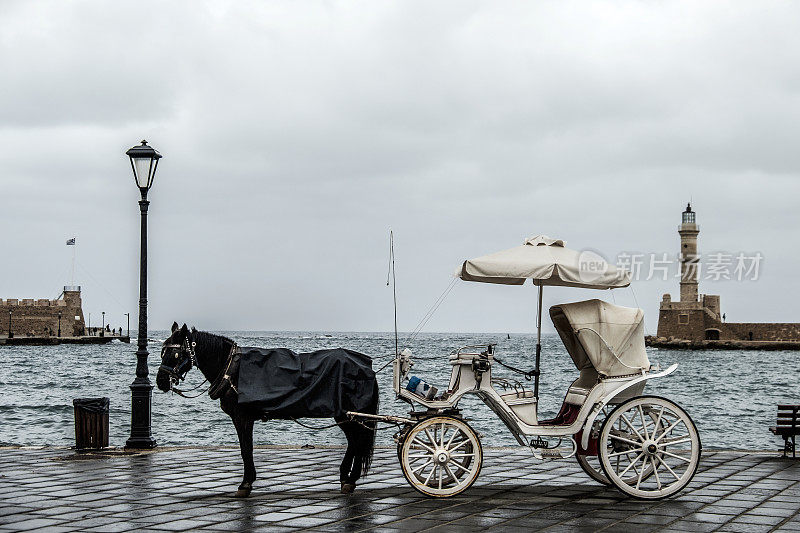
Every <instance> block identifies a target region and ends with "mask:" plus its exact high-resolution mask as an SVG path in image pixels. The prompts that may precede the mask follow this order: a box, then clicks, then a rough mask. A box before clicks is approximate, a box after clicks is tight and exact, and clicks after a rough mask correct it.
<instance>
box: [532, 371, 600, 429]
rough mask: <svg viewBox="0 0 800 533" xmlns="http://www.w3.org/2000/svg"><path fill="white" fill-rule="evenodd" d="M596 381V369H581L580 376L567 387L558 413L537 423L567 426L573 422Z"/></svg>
mask: <svg viewBox="0 0 800 533" xmlns="http://www.w3.org/2000/svg"><path fill="white" fill-rule="evenodd" d="M596 383H597V371H596V370H595V369H594V368H593V367H589V368H584V369H583V370H581V375H580V377H579V378H578V379H576V380H575V381H573V382H572V385H570V387H569V389H567V395H566V396H565V397H564V402H563V403H562V404H561V409H559V410H558V414H557V415H556V416H555V417H554V418H551V419H549V420H541V421H540V422H539V425H542V426H568V425H570V424H572V423H573V422H575V420H576V419H577V418H578V413H579V412H580V410H581V407H582V406H583V404H584V403H586V398H587V396H589V391H591V390H592V387H594V386H595V384H596Z"/></svg>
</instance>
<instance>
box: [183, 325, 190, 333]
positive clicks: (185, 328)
mask: <svg viewBox="0 0 800 533" xmlns="http://www.w3.org/2000/svg"><path fill="white" fill-rule="evenodd" d="M181 333H184V334H186V333H189V328H188V327H186V324H184V325H183V327H182V328H181Z"/></svg>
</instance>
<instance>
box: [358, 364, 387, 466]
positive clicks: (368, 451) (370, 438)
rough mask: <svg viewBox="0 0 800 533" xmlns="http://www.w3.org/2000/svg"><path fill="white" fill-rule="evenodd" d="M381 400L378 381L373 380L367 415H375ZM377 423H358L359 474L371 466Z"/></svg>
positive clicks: (369, 421) (371, 421)
mask: <svg viewBox="0 0 800 533" xmlns="http://www.w3.org/2000/svg"><path fill="white" fill-rule="evenodd" d="M380 403H381V398H380V394H379V390H378V380H377V379H374V380H373V382H372V398H371V401H370V402H369V407H368V408H367V410H366V411H367V413H368V414H371V415H377V414H378V410H379V408H380ZM377 425H378V424H377V421H375V420H367V421H364V422H360V423H359V426H358V427H359V435H358V439H357V442H358V443H359V447H360V449H359V453H358V455H359V456H360V457H361V473H362V474H366V473H367V472H369V467H370V466H371V465H372V453H373V452H374V451H375V434H376V433H377Z"/></svg>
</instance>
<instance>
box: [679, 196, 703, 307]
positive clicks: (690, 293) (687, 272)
mask: <svg viewBox="0 0 800 533" xmlns="http://www.w3.org/2000/svg"><path fill="white" fill-rule="evenodd" d="M678 233H679V234H680V236H681V253H680V259H681V299H680V301H681V302H696V301H698V294H697V278H698V276H699V274H700V272H699V268H700V257H699V256H698V255H697V235H698V234H699V233H700V226H698V225H697V224H696V222H695V212H694V211H692V204H686V211H684V212H683V214H682V217H681V225H680V227H678Z"/></svg>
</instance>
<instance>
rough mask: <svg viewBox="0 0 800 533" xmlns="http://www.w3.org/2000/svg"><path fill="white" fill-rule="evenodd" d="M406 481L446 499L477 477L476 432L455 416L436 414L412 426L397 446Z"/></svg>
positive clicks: (479, 460) (480, 453)
mask: <svg viewBox="0 0 800 533" xmlns="http://www.w3.org/2000/svg"><path fill="white" fill-rule="evenodd" d="M399 455H400V464H401V466H402V467H403V475H404V476H405V477H406V480H407V481H408V482H409V484H410V485H411V486H412V487H414V488H415V489H417V490H418V491H419V492H421V493H422V494H425V495H426V496H435V497H439V498H445V497H447V496H454V495H456V494H459V493H460V492H463V491H465V490H466V489H468V488H469V487H470V486H472V484H473V483H475V480H476V479H477V478H478V474H479V473H480V470H481V464H482V463H483V450H482V449H481V443H480V441H479V440H478V435H477V433H475V431H474V430H473V429H472V428H471V427H469V425H468V424H467V423H466V422H464V421H463V420H460V419H458V418H454V417H450V416H435V417H431V418H426V419H425V420H422V421H421V422H418V423H417V424H416V425H414V426H413V427H412V428H411V429H410V430H409V431H408V433H406V436H405V438H404V439H403V441H402V442H401V444H400V447H399Z"/></svg>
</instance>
